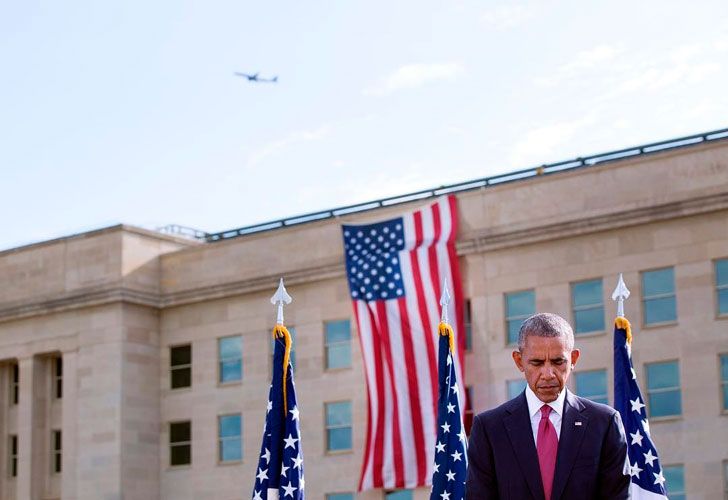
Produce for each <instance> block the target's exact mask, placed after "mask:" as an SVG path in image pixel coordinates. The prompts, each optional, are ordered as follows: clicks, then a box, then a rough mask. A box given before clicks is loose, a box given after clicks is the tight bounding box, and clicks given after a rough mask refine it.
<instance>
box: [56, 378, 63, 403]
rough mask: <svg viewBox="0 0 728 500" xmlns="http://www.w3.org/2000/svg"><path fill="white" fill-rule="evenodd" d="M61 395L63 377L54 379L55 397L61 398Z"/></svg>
mask: <svg viewBox="0 0 728 500" xmlns="http://www.w3.org/2000/svg"><path fill="white" fill-rule="evenodd" d="M62 397H63V379H61V378H59V379H57V380H56V398H57V399H61V398H62Z"/></svg>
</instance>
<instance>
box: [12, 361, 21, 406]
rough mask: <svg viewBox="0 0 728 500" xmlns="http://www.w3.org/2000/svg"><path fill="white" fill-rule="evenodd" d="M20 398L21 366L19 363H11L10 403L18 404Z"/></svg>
mask: <svg viewBox="0 0 728 500" xmlns="http://www.w3.org/2000/svg"><path fill="white" fill-rule="evenodd" d="M19 399H20V366H19V365H18V363H12V364H11V365H10V404H11V405H16V404H18V400H19Z"/></svg>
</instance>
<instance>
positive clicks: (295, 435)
mask: <svg viewBox="0 0 728 500" xmlns="http://www.w3.org/2000/svg"><path fill="white" fill-rule="evenodd" d="M274 336H275V337H274V338H275V345H274V350H273V381H272V383H271V386H270V393H269V396H268V405H267V408H266V417H265V427H264V428H263V444H262V445H261V447H260V458H259V459H258V467H257V468H256V470H255V472H256V474H255V486H254V488H253V500H278V499H279V498H280V499H287V498H290V499H292V500H303V499H304V495H303V491H304V486H305V481H304V478H303V452H302V451H301V434H300V431H299V414H298V406H297V404H296V386H295V384H294V383H293V369H292V368H291V363H290V359H286V357H285V352H286V343H288V345H289V346H290V334H289V333H288V330H286V329H285V327H283V326H281V325H279V326H276V328H275V330H274ZM286 337H288V338H287V339H286ZM289 352H290V350H289ZM286 361H287V363H286ZM284 367H285V368H284ZM284 374H285V376H284Z"/></svg>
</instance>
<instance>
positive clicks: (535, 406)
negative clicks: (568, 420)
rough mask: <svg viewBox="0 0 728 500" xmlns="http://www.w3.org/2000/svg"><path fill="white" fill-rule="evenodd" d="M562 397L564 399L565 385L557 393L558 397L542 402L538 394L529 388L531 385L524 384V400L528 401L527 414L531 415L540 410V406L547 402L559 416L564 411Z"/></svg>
mask: <svg viewBox="0 0 728 500" xmlns="http://www.w3.org/2000/svg"><path fill="white" fill-rule="evenodd" d="M564 399H566V387H564V388H563V389H562V390H561V392H560V393H559V397H557V398H556V400H555V401H551V402H550V403H544V402H543V401H541V400H540V399H538V396H536V394H535V393H534V392H533V391H532V390H531V387H530V386H528V385H526V402H527V403H528V414H529V415H530V416H531V417H533V416H534V415H535V414H536V413H539V412H540V411H541V407H542V406H543V405H544V404H547V405H549V406H550V407H551V409H552V410H553V411H555V412H556V413H557V414H558V415H559V416H562V415H563V412H564Z"/></svg>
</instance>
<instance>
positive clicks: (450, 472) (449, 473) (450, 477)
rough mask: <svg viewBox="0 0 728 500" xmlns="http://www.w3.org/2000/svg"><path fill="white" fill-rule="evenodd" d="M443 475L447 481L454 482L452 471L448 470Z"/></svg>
mask: <svg viewBox="0 0 728 500" xmlns="http://www.w3.org/2000/svg"><path fill="white" fill-rule="evenodd" d="M445 475H446V476H447V480H448V481H455V473H454V472H453V471H451V470H449V471H447V474H445Z"/></svg>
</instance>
